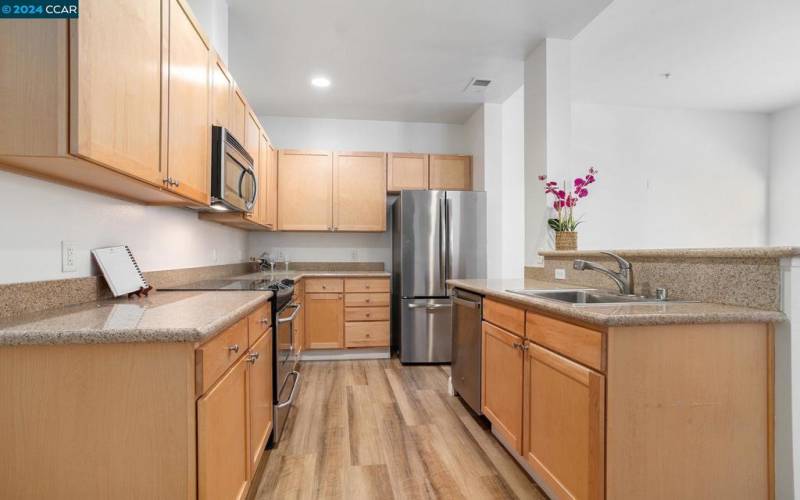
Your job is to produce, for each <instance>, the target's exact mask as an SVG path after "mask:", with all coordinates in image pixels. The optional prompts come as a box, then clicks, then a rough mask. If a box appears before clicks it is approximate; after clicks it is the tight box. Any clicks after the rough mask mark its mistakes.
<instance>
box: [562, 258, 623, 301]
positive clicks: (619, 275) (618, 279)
mask: <svg viewBox="0 0 800 500" xmlns="http://www.w3.org/2000/svg"><path fill="white" fill-rule="evenodd" d="M600 253H602V254H605V255H608V256H610V257H612V258H613V259H614V260H616V261H617V264H619V272H616V271H612V270H611V269H608V268H606V267H603V266H601V265H600V264H595V263H594V262H589V261H587V260H580V259H577V260H575V262H573V263H572V267H573V268H574V269H577V270H578V271H583V270H585V269H591V270H593V271H599V272H601V273H603V274H605V275H606V276H608V277H609V278H611V279H612V280H614V283H616V284H617V286H618V287H619V291H620V293H621V294H623V295H631V294H632V293H633V269H631V263H630V262H628V261H627V260H625V259H623V258H622V257H620V256H619V255H617V254H614V253H611V252H600Z"/></svg>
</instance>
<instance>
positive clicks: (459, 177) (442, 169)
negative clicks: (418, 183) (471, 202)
mask: <svg viewBox="0 0 800 500" xmlns="http://www.w3.org/2000/svg"><path fill="white" fill-rule="evenodd" d="M429 161H430V176H429V183H428V185H429V187H430V189H450V190H455V191H469V190H471V189H472V157H471V156H453V155H430V160H429Z"/></svg>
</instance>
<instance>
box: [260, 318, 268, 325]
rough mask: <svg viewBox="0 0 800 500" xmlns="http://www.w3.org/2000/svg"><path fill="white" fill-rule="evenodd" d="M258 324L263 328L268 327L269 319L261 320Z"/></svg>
mask: <svg viewBox="0 0 800 500" xmlns="http://www.w3.org/2000/svg"><path fill="white" fill-rule="evenodd" d="M258 322H259V323H261V324H262V325H264V326H266V325H269V318H261V319H260V320H258Z"/></svg>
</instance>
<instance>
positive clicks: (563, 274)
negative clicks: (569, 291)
mask: <svg viewBox="0 0 800 500" xmlns="http://www.w3.org/2000/svg"><path fill="white" fill-rule="evenodd" d="M556 279H557V280H565V279H567V271H566V269H561V268H558V269H556Z"/></svg>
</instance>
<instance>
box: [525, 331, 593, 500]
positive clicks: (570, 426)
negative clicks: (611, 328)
mask: <svg viewBox="0 0 800 500" xmlns="http://www.w3.org/2000/svg"><path fill="white" fill-rule="evenodd" d="M525 352H526V354H525V379H524V383H523V386H524V392H525V394H524V401H525V407H524V410H523V415H524V422H523V439H524V443H523V450H522V451H523V453H522V454H523V456H524V457H525V460H526V461H527V462H528V465H530V466H531V468H532V469H533V470H534V471H535V472H536V473H537V474H538V475H539V477H540V478H542V480H544V481H546V482H547V484H548V485H549V486H550V488H551V489H552V490H553V491H556V492H558V496H559V497H563V498H603V495H604V481H603V478H604V476H605V474H604V449H605V448H604V435H603V434H604V429H605V422H604V420H605V408H604V401H605V377H604V376H602V375H600V374H599V373H596V372H594V371H593V370H590V369H589V368H585V367H583V366H581V365H579V364H577V363H575V362H572V361H570V360H568V359H566V358H564V357H563V356H559V355H558V354H556V353H554V352H552V351H549V350H547V349H543V348H541V347H539V346H537V345H535V344H526V351H525Z"/></svg>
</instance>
